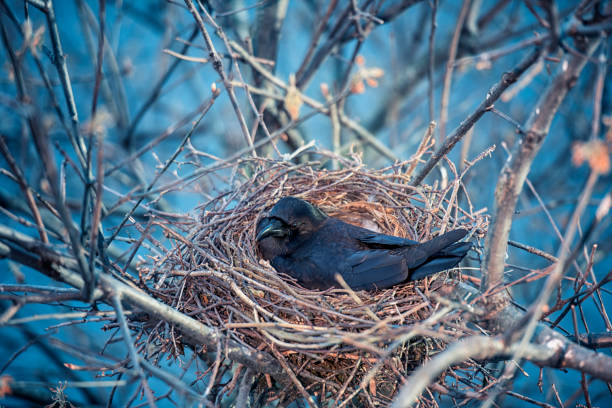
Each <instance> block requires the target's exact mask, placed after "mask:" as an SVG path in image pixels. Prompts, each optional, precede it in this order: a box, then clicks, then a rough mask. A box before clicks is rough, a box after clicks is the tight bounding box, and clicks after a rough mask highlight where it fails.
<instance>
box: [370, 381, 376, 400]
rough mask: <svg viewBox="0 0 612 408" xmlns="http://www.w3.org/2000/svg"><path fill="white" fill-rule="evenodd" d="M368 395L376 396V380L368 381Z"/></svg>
mask: <svg viewBox="0 0 612 408" xmlns="http://www.w3.org/2000/svg"><path fill="white" fill-rule="evenodd" d="M370 394H372V396H373V397H375V396H376V380H374V379H373V378H371V379H370Z"/></svg>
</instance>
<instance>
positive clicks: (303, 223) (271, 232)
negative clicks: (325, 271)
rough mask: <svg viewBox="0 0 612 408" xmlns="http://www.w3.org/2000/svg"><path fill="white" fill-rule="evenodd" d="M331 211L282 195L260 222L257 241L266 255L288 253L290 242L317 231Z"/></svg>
mask: <svg viewBox="0 0 612 408" xmlns="http://www.w3.org/2000/svg"><path fill="white" fill-rule="evenodd" d="M326 218H327V214H325V213H324V212H323V211H321V210H320V209H318V208H317V207H315V206H314V205H312V204H310V203H309V202H308V201H304V200H302V199H299V198H296V197H284V198H281V199H280V200H279V201H278V202H277V203H276V204H275V205H274V207H272V210H270V212H269V213H268V215H267V216H266V217H263V218H262V219H260V220H259V222H258V223H257V227H256V229H255V234H256V241H257V244H258V245H259V249H260V250H261V252H262V255H263V257H264V258H265V259H268V260H271V259H273V258H274V257H275V256H278V255H285V254H286V253H287V252H288V247H287V245H288V244H289V242H290V241H292V240H294V239H296V238H297V237H299V236H300V235H302V236H303V235H307V234H309V233H311V232H313V231H315V230H316V229H317V228H318V227H319V225H320V224H321V223H322V222H323V221H325V219H326Z"/></svg>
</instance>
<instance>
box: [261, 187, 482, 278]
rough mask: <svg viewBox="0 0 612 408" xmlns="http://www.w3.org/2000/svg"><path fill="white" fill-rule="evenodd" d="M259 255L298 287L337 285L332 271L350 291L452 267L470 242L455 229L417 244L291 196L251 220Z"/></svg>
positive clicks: (459, 259)
mask: <svg viewBox="0 0 612 408" xmlns="http://www.w3.org/2000/svg"><path fill="white" fill-rule="evenodd" d="M256 234H257V237H256V241H257V245H258V246H259V251H260V253H261V255H262V256H263V258H264V259H266V260H268V261H270V263H271V264H272V266H273V267H274V269H276V271H277V272H280V273H285V274H287V275H289V276H292V277H293V278H295V279H297V281H298V282H299V283H300V284H301V285H302V286H304V287H306V288H310V289H327V288H330V287H338V286H339V284H338V281H337V280H336V278H335V275H336V274H340V275H341V276H342V278H343V279H344V280H345V281H346V283H347V284H348V285H349V286H350V287H351V288H352V289H355V290H360V289H366V290H372V289H382V288H388V287H391V286H393V285H396V284H398V283H402V282H406V281H410V280H416V279H421V278H424V277H426V276H429V275H431V274H434V273H436V272H440V271H443V270H445V269H450V268H452V267H454V266H456V265H457V264H458V263H459V261H461V259H463V257H464V256H465V255H466V253H467V251H468V250H469V249H470V248H471V246H472V244H471V243H469V242H457V241H459V240H460V239H461V238H463V237H464V236H465V235H466V234H467V230H465V229H456V230H453V231H449V232H447V233H445V234H443V235H440V236H437V237H435V238H433V239H432V240H430V241H427V242H423V243H419V242H417V241H412V240H410V239H406V238H400V237H395V236H392V235H385V234H379V233H377V232H374V231H370V230H368V229H365V228H361V227H357V226H355V225H352V224H348V223H346V222H344V221H341V220H339V219H337V218H334V217H330V216H328V215H327V214H325V213H324V212H323V211H321V210H320V209H319V208H317V207H316V206H314V205H312V204H311V203H309V202H307V201H304V200H302V199H299V198H296V197H284V198H282V199H280V200H279V201H278V202H277V203H276V204H275V205H274V207H273V208H272V210H271V211H270V212H269V213H268V215H267V216H266V217H264V218H262V219H261V220H259V222H258V223H257V228H256Z"/></svg>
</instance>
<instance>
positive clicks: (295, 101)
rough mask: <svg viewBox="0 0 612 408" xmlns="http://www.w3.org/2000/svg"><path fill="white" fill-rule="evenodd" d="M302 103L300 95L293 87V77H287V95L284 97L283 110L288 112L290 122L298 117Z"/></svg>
mask: <svg viewBox="0 0 612 408" xmlns="http://www.w3.org/2000/svg"><path fill="white" fill-rule="evenodd" d="M303 103H304V101H303V100H302V94H301V93H300V91H299V89H297V87H296V86H295V76H294V75H293V74H292V75H291V76H290V77H289V88H288V89H287V95H285V109H287V112H289V116H290V117H291V119H292V120H296V119H297V118H299V117H300V108H301V107H302V104H303Z"/></svg>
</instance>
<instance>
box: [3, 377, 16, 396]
mask: <svg viewBox="0 0 612 408" xmlns="http://www.w3.org/2000/svg"><path fill="white" fill-rule="evenodd" d="M12 382H13V377H11V376H10V375H3V376H2V377H0V398H4V397H5V396H6V395H8V394H11V393H12V392H13V390H12V389H11V385H10V384H11V383H12Z"/></svg>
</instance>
